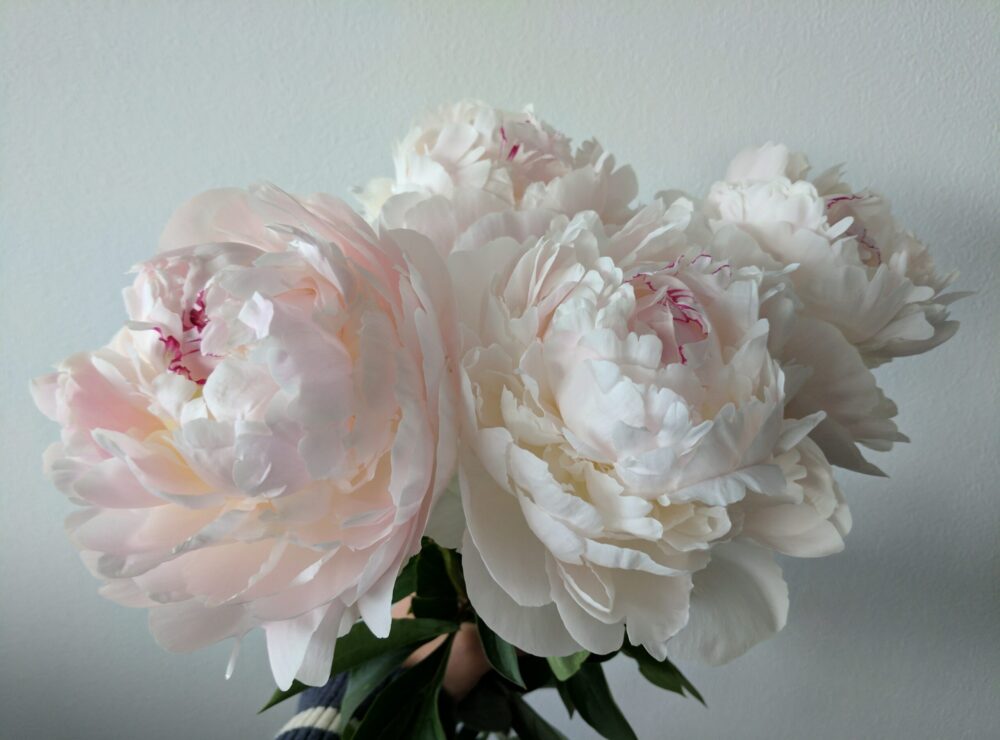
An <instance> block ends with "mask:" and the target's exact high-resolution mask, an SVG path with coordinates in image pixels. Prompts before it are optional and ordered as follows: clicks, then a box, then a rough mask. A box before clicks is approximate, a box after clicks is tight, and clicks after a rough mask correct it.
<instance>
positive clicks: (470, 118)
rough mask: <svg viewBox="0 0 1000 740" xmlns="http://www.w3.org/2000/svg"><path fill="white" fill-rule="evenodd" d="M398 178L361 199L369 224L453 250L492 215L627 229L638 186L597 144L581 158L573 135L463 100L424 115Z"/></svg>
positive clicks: (402, 152) (406, 143)
mask: <svg viewBox="0 0 1000 740" xmlns="http://www.w3.org/2000/svg"><path fill="white" fill-rule="evenodd" d="M395 164H396V176H395V178H393V179H389V178H378V179H375V180H372V181H371V182H370V183H368V185H366V186H365V187H364V188H360V189H357V190H356V191H355V192H356V195H357V196H358V198H359V200H360V201H361V203H362V205H363V206H364V207H365V211H366V214H367V216H368V218H369V219H370V220H372V221H378V222H379V223H381V224H382V225H383V226H385V227H389V228H403V227H405V228H410V229H415V230H417V231H420V232H421V233H424V234H427V235H428V236H430V237H431V238H432V240H433V241H434V242H435V243H436V244H437V245H438V248H439V249H440V250H441V251H442V253H444V254H447V253H448V252H450V251H451V249H452V248H453V247H454V246H455V244H456V242H457V241H458V239H459V238H460V237H461V236H462V234H463V233H464V232H465V230H466V229H468V228H469V227H470V226H472V225H473V224H474V223H476V222H477V221H478V220H479V219H481V218H482V217H484V216H486V215H488V214H502V213H504V212H506V211H509V210H510V209H517V210H531V209H545V210H547V211H552V212H556V213H563V214H566V215H570V216H572V215H574V214H576V213H579V212H581V211H585V210H593V211H596V212H597V213H598V214H600V216H601V218H602V219H603V221H604V223H605V224H606V225H611V224H622V223H624V222H625V221H627V220H628V219H629V218H630V217H631V216H632V214H633V213H634V211H633V210H632V209H631V208H630V206H629V204H630V203H631V202H632V201H633V200H634V199H635V196H636V193H637V190H638V186H637V183H636V179H635V174H634V173H633V171H632V169H631V167H621V168H617V169H616V168H615V160H614V157H612V156H611V155H610V154H608V153H606V152H605V151H604V150H603V148H602V147H601V146H600V145H599V144H598V143H597V142H596V141H594V140H590V141H587V142H584V143H583V144H582V145H581V146H580V147H578V148H577V150H576V151H575V152H574V151H573V150H572V149H571V147H570V141H569V139H568V138H567V137H566V136H564V135H563V134H561V133H559V132H558V131H556V130H554V129H553V128H551V127H550V126H548V125H547V124H545V123H543V122H542V121H540V120H539V119H538V118H536V117H535V114H534V112H533V110H532V109H531V107H530V106H529V107H528V108H525V110H524V111H522V112H520V113H512V112H507V111H502V110H499V109H496V108H493V107H491V106H488V105H486V104H485V103H480V102H476V101H464V102H461V103H457V104H453V105H448V106H444V107H442V108H440V109H439V110H437V111H436V112H434V113H432V114H431V115H429V116H427V117H426V118H425V119H424V121H422V123H421V124H420V125H418V126H417V127H415V128H414V129H413V130H412V131H410V133H409V134H407V136H406V137H405V138H404V139H403V141H402V142H401V143H400V144H399V145H398V146H397V148H396V154H395Z"/></svg>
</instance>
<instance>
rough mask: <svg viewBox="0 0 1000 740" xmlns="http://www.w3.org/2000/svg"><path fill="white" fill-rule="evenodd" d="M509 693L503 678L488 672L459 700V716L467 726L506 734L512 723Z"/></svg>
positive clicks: (482, 730)
mask: <svg viewBox="0 0 1000 740" xmlns="http://www.w3.org/2000/svg"><path fill="white" fill-rule="evenodd" d="M509 694H510V691H509V690H508V689H507V688H506V687H505V686H504V684H503V680H502V679H501V678H499V677H498V676H496V675H495V674H493V673H487V674H486V675H485V676H484V677H483V678H482V679H481V680H480V681H479V683H477V684H476V686H475V688H473V689H472V691H470V692H469V693H468V695H467V696H466V697H465V698H464V699H462V701H460V702H459V704H458V707H457V708H456V710H457V717H458V719H459V720H460V721H461V722H462V724H463V725H465V726H466V727H469V728H472V729H475V730H478V731H481V732H500V733H505V734H506V733H507V732H509V731H510V724H511V714H510V704H509Z"/></svg>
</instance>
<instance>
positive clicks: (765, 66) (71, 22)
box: [0, 0, 1000, 740]
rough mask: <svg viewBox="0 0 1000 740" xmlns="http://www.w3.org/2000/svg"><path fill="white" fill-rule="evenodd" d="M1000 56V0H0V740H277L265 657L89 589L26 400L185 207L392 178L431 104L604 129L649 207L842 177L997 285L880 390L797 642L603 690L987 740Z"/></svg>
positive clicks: (802, 607) (803, 567) (793, 579)
mask: <svg viewBox="0 0 1000 740" xmlns="http://www.w3.org/2000/svg"><path fill="white" fill-rule="evenodd" d="M477 5H479V6H480V7H476V6H477ZM998 38H1000V6H998V5H997V3H995V2H990V1H989V0H981V1H980V2H975V1H973V2H947V1H945V2H941V1H940V0H939V1H936V2H931V1H928V2H906V1H904V0H884V1H882V2H869V3H862V2H848V1H845V0H840V1H839V2H831V3H826V2H821V1H820V0H795V1H793V0H788V1H787V2H771V3H755V4H751V3H722V2H693V1H692V2H648V3H640V2H623V1H622V0H617V2H602V3H597V2H580V3H573V2H569V1H568V0H567V1H566V2H536V3H522V2H515V1H513V0H508V1H506V2H493V3H483V4H478V3H470V2H464V3H455V4H454V5H452V4H446V3H444V2H437V3H423V4H418V3H415V2H406V3H399V4H388V3H374V2H373V3H365V2H361V1H360V0H359V1H358V2H343V3H332V2H302V1H299V2H287V1H280V0H274V1H273V2H252V3H248V2H243V1H240V0H232V1H226V2H223V1H220V0H212V1H211V2H202V3H192V2H180V1H179V0H162V1H158V2H153V1H152V0H145V1H144V2H130V3H125V2H115V3H106V2H100V3H99V2H76V3H67V2H61V3H59V2H44V1H41V0H2V1H0V239H2V242H0V350H2V352H0V372H2V375H0V417H2V421H3V430H4V436H3V443H2V444H0V471H2V478H0V490H2V498H0V501H2V506H3V512H2V516H0V521H2V525H0V526H2V528H3V531H2V534H0V547H2V554H0V737H3V738H42V737H44V738H69V737H74V738H105V737H143V738H148V739H150V740H152V739H155V738H177V737H193V738H202V737H204V738H221V739H225V738H254V737H258V738H265V737H268V736H269V734H270V733H271V732H273V731H274V729H276V727H277V726H278V725H279V724H280V723H281V722H282V721H283V719H284V717H285V714H286V713H285V712H282V711H281V710H278V711H276V712H275V713H274V714H267V715H264V716H263V717H260V718H258V717H256V716H255V715H254V711H255V709H256V708H257V706H258V705H259V704H260V702H261V700H262V699H263V698H264V697H265V696H266V695H267V694H268V693H269V689H270V685H271V679H270V677H269V675H268V673H267V670H266V663H265V659H264V655H263V650H262V645H261V643H260V642H259V641H255V642H252V644H250V645H249V646H248V647H247V648H246V649H245V653H244V656H243V658H242V661H241V663H240V665H239V666H238V673H237V676H236V677H235V678H234V679H233V680H232V681H231V682H229V683H226V682H225V681H224V680H223V678H222V674H223V670H224V666H225V662H226V652H227V648H226V647H224V646H222V647H219V648H217V649H212V650H207V651H205V652H203V653H199V654H195V655H190V656H176V655H169V654H166V653H163V652H161V651H160V650H159V648H157V647H156V645H155V644H154V643H153V641H152V638H151V637H150V636H149V635H148V633H147V631H146V626H145V618H144V615H143V614H142V613H141V612H138V611H130V610H126V609H123V608H121V607H118V606H115V605H112V604H110V603H108V602H105V601H103V600H102V599H101V598H100V597H98V596H97V594H96V584H95V583H94V582H93V581H92V580H91V578H90V577H89V576H88V575H87V574H86V573H85V572H84V569H83V567H82V566H81V565H80V564H79V562H78V561H77V559H76V555H75V553H74V552H73V551H72V548H71V547H70V545H69V544H68V543H67V541H66V539H65V536H64V533H63V530H62V525H61V519H62V517H63V516H64V515H65V514H66V513H67V512H68V511H69V510H70V505H69V504H68V503H67V502H66V501H65V500H63V499H62V498H61V496H60V495H59V494H58V493H57V492H55V490H54V489H52V487H51V486H50V485H49V484H47V483H46V482H45V481H44V480H43V479H42V476H41V473H40V467H41V464H40V461H39V456H40V454H41V452H42V449H43V448H44V446H45V445H46V444H47V443H48V442H49V441H50V440H52V439H53V438H54V437H55V435H56V429H55V428H54V425H52V424H50V423H48V422H47V421H45V420H44V419H43V418H42V417H41V416H40V415H39V414H38V413H36V412H35V410H34V408H33V407H32V405H31V402H30V400H29V398H28V394H27V384H28V379H29V378H30V377H31V376H34V375H37V374H40V373H42V372H45V371H46V369H47V368H48V367H49V365H50V364H51V363H53V362H54V361H56V360H58V359H60V358H61V357H63V356H65V355H67V354H69V353H70V352H73V351H75V350H78V349H84V348H92V347H95V346H97V345H98V344H100V343H102V342H103V341H105V340H106V339H107V338H108V337H109V335H110V334H111V332H112V331H113V330H114V329H115V328H117V326H118V325H119V324H120V322H121V321H122V318H123V309H122V306H121V303H120V298H119V290H120V289H121V288H122V287H123V286H124V285H125V284H126V282H127V280H128V278H127V277H126V276H125V274H124V273H125V271H126V270H127V268H128V267H129V266H130V265H131V264H132V263H133V262H135V261H138V260H140V259H142V258H144V257H145V256H146V255H148V254H150V252H151V250H152V248H153V246H154V244H155V243H156V239H157V236H158V230H159V228H160V227H161V225H162V224H163V223H164V221H165V219H166V218H167V216H168V215H169V213H170V211H171V209H172V208H173V207H174V206H176V205H178V204H179V203H181V202H182V201H183V200H185V199H186V198H188V197H189V196H191V195H192V194H194V193H196V192H198V191H200V190H203V189H205V188H209V187H215V186H220V185H224V184H247V183H250V182H253V181H256V180H259V179H268V180H272V181H274V182H276V183H279V184H281V185H282V186H283V187H285V188H286V189H289V190H292V191H299V192H306V191H312V190H326V191H329V192H332V193H335V194H341V195H346V194H347V189H348V187H349V186H351V185H353V184H355V183H359V182H361V181H363V180H364V179H365V178H367V177H368V176H370V175H373V174H377V173H389V171H390V160H389V143H390V141H391V140H393V139H394V138H396V137H398V136H400V135H401V134H402V133H403V132H404V130H405V129H406V127H407V125H408V123H409V122H410V121H411V120H412V118H413V117H414V116H415V115H416V114H417V113H418V112H420V111H421V110H423V109H424V108H426V107H428V106H431V105H435V104H437V103H440V102H444V101H448V100H452V99H455V98H458V97H463V96H476V97H481V98H484V99H486V100H489V101H494V102H496V103H498V104H502V105H505V106H519V105H520V104H522V103H524V102H534V103H535V104H536V106H537V109H538V111H539V112H540V114H541V115H542V116H543V117H545V118H547V119H548V120H550V121H551V122H553V123H554V124H555V125H557V126H558V127H560V128H563V129H565V130H566V131H568V132H569V133H570V134H572V135H574V137H576V138H581V137H584V136H587V135H590V134H596V135H597V136H598V137H599V138H600V139H601V140H602V142H603V143H605V144H606V146H607V147H608V148H610V149H611V150H612V151H614V152H616V153H617V154H618V155H619V157H620V159H622V160H624V161H627V162H631V163H633V164H634V166H635V168H636V170H637V171H638V173H639V178H640V182H641V183H642V187H643V194H644V196H647V197H648V196H649V195H651V194H652V193H653V192H655V191H656V190H657V189H659V188H662V187H664V186H673V187H683V188H687V189H691V190H695V191H697V190H701V189H703V188H704V187H705V186H707V184H708V183H709V182H710V181H711V180H712V179H713V178H715V177H716V176H718V175H721V173H722V172H723V171H724V167H725V165H726V162H727V161H728V158H729V156H730V155H732V154H733V153H735V152H736V151H737V150H739V149H740V148H742V147H743V146H745V145H748V144H752V143H759V142H763V141H765V140H767V139H778V140H783V141H785V142H787V143H789V144H790V145H793V146H796V147H801V148H803V149H805V150H807V151H808V152H809V153H810V154H811V156H812V158H813V161H814V162H815V163H816V164H817V165H819V166H827V165H829V164H833V163H836V162H840V161H845V160H846V161H847V162H848V163H849V166H850V175H851V180H852V182H855V183H857V184H865V183H871V184H873V185H875V186H876V187H878V188H880V189H882V190H883V191H884V192H886V193H888V194H889V195H890V197H892V199H893V201H894V203H895V204H896V208H897V210H898V213H899V214H900V215H901V216H902V218H903V219H904V220H905V221H906V223H908V224H909V225H911V226H912V228H913V229H914V230H916V232H917V233H918V234H919V235H921V236H922V237H924V239H925V240H926V241H927V242H929V243H931V244H932V245H933V246H934V248H935V250H936V256H937V257H938V260H939V262H940V263H942V264H943V265H945V266H954V267H957V268H959V269H960V270H961V271H962V273H963V278H962V282H961V285H962V287H966V288H976V289H978V290H979V291H980V293H979V295H977V296H976V297H974V298H972V299H970V300H967V301H964V302H962V303H960V304H959V305H958V306H957V308H956V313H957V314H958V317H959V318H960V319H961V320H962V321H963V327H962V329H961V331H960V332H959V334H958V337H957V338H956V339H954V340H953V341H951V342H949V343H948V344H947V345H945V346H944V347H943V348H941V349H939V350H938V351H936V352H934V353H932V354H931V355H928V356H924V357H920V358H916V359H913V360H909V361H902V362H899V363H897V364H895V365H892V366H890V367H887V368H884V369H882V370H880V371H879V375H880V378H881V380H882V382H883V384H884V385H885V387H886V389H887V390H888V392H889V393H890V395H891V396H892V397H893V398H895V399H897V401H899V402H900V408H901V411H900V419H899V421H900V423H901V426H902V428H903V429H904V431H905V432H907V433H908V434H909V435H910V436H911V437H912V438H913V442H912V444H910V445H904V446H903V447H902V448H901V449H899V450H898V451H896V452H894V453H893V454H891V455H888V456H883V457H882V458H881V459H879V460H878V464H879V465H881V466H883V467H884V468H885V469H886V470H887V471H888V472H889V473H890V474H891V476H892V477H891V478H890V479H889V480H881V479H880V480H874V479H864V478H860V477H857V476H852V475H843V476H841V480H842V483H843V485H844V486H845V488H846V490H847V492H848V496H849V498H850V502H851V505H852V508H853V511H854V518H855V529H854V532H853V533H852V535H851V537H850V538H849V541H848V549H847V551H846V552H845V553H844V554H842V555H839V556H836V557H833V558H829V559H826V560H822V561H812V562H810V561H797V562H795V561H792V562H788V564H787V571H786V572H787V577H788V580H789V582H790V584H791V589H792V614H791V621H790V625H789V627H788V629H786V630H785V632H784V633H783V634H782V635H781V636H780V637H778V638H777V639H775V640H772V641H770V642H769V643H766V644H764V645H762V646H760V647H758V648H757V649H755V650H754V651H752V652H751V653H750V654H749V655H748V656H746V657H745V658H743V659H741V660H739V661H737V662H736V663H734V664H733V665H731V666H728V667H726V668H722V669H706V668H701V667H691V668H690V674H691V676H692V678H693V679H694V681H695V683H696V684H697V685H698V686H699V687H700V688H701V690H702V691H703V692H704V693H705V695H706V696H707V698H708V702H709V707H710V708H709V709H708V710H705V709H702V708H701V707H700V706H698V705H697V704H695V703H694V702H692V701H682V700H679V699H676V698H675V697H673V696H672V695H668V694H662V695H661V694H660V693H658V692H657V691H656V690H654V689H653V688H651V687H650V686H648V685H647V684H645V683H644V682H642V681H641V680H639V679H638V678H637V676H636V674H635V672H634V671H633V670H632V666H631V665H630V664H627V663H621V664H617V663H616V664H613V665H612V668H611V673H612V676H613V687H614V691H615V693H616V694H617V695H618V697H619V698H620V700H621V703H622V704H623V705H624V708H625V710H626V712H627V713H628V715H629V716H630V717H632V718H633V720H634V722H635V725H636V727H637V729H638V730H639V733H640V736H641V737H642V738H660V737H672V738H718V737H737V738H799V737H809V738H812V739H813V740H820V739H822V738H831V739H832V738H855V737H857V738H876V737H877V738H896V737H900V738H904V737H905V738H958V737H986V736H988V735H991V734H992V733H993V732H995V731H996V726H997V723H1000V711H998V710H1000V703H998V701H997V686H998V684H997V679H996V675H997V672H998V670H1000V639H998V637H1000V635H998V627H1000V619H998V617H1000V593H998V586H997V584H998V576H1000V567H998V566H1000V558H998V547H997V533H998V525H1000V505H998V503H1000V499H998V491H997V481H998V479H1000V465H998V458H1000V454H998V452H997V446H998V442H1000V438H998V436H1000V435H998V426H997V421H996V410H997V402H998V387H997V377H998V369H997V368H998V360H1000V356H998V351H997V343H998V332H997V314H998V310H1000V305H998V301H997V293H996V288H997V285H996V282H995V280H994V276H995V272H996V268H997V265H998V251H997V246H998V242H1000V218H998V217H997V213H998V207H997V200H998V197H1000V180H998V165H1000V146H998V138H1000V129H998V123H997V121H998V115H997V114H998V100H1000V80H998V74H1000V73H998V70H1000V53H998ZM540 703H541V704H542V705H543V706H544V708H545V710H546V711H547V712H548V714H549V716H550V717H552V718H554V719H555V720H556V721H557V723H559V724H561V726H563V727H564V728H566V729H567V731H568V732H569V734H570V736H571V737H574V738H577V737H580V738H584V737H592V735H591V734H589V731H588V730H586V729H584V728H583V727H582V725H580V724H578V723H570V722H567V721H566V720H565V719H564V713H563V710H562V708H561V706H559V705H558V702H557V701H556V700H555V699H554V697H549V698H546V699H544V700H542V701H541V702H540ZM991 728H992V730H991Z"/></svg>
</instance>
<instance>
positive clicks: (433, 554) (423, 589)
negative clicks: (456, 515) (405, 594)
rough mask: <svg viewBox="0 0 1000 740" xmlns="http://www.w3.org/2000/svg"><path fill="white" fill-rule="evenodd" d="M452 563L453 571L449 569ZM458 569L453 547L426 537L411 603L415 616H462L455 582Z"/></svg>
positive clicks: (432, 617) (445, 617) (456, 617)
mask: <svg viewBox="0 0 1000 740" xmlns="http://www.w3.org/2000/svg"><path fill="white" fill-rule="evenodd" d="M449 564H450V567H451V570H452V572H449ZM454 569H455V566H454V563H453V562H452V557H451V554H450V553H449V551H447V550H442V549H441V548H440V547H438V546H437V545H435V544H434V542H433V541H432V540H430V539H428V538H426V537H425V538H424V546H423V548H422V549H421V550H420V559H419V560H418V561H417V589H416V596H414V597H413V602H412V604H411V606H410V611H412V612H413V614H414V616H417V617H428V618H431V619H453V620H454V619H458V594H459V592H458V589H457V588H456V587H455V583H454V575H453V571H454Z"/></svg>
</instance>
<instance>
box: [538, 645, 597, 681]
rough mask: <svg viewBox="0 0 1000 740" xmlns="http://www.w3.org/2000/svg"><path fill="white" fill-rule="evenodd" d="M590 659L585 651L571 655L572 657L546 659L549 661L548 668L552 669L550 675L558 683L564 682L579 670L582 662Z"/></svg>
mask: <svg viewBox="0 0 1000 740" xmlns="http://www.w3.org/2000/svg"><path fill="white" fill-rule="evenodd" d="M589 657H590V653H589V652H588V651H586V650H581V651H580V652H578V653H573V654H572V655H567V656H566V657H565V658H546V660H548V661H549V668H551V669H552V673H553V674H555V677H556V678H557V679H559V680H560V681H566V680H567V679H569V677H570V676H572V675H573V674H574V673H576V672H577V671H578V670H580V666H582V665H583V662H584V661H585V660H586V659H587V658H589Z"/></svg>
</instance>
